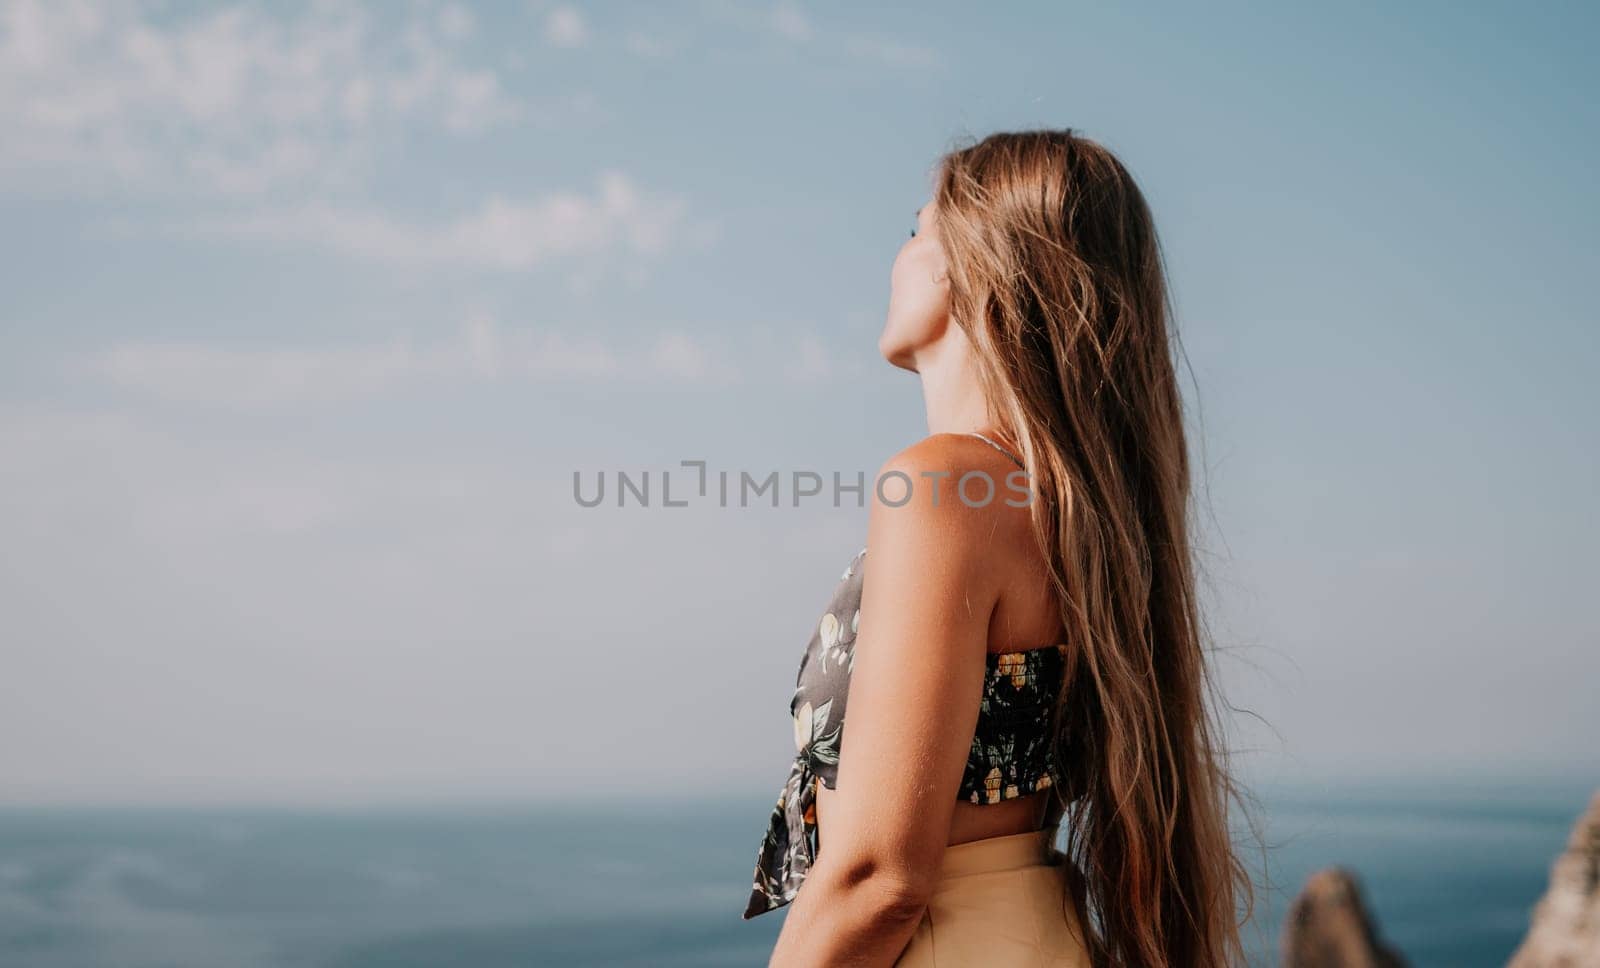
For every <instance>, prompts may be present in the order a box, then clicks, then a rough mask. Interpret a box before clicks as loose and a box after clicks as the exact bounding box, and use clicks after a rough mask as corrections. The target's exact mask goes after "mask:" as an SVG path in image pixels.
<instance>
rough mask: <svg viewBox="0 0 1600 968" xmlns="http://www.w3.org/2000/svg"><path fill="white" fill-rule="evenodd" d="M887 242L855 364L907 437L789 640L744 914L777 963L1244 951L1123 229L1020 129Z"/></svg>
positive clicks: (977, 961)
mask: <svg viewBox="0 0 1600 968" xmlns="http://www.w3.org/2000/svg"><path fill="white" fill-rule="evenodd" d="M916 225H917V227H916V228H915V229H914V230H913V232H912V237H911V238H910V239H909V240H908V241H907V242H906V243H905V244H904V246H903V247H902V248H901V250H900V253H899V255H898V256H897V257H896V259H895V263H894V269H893V273H892V279H891V295H890V301H889V312H888V320H887V323H886V325H885V327H884V330H883V334H882V336H881V338H880V340H879V349H880V350H881V351H882V353H883V355H884V357H885V358H886V359H887V360H888V361H889V362H890V363H892V364H894V365H895V366H898V367H901V368H903V369H907V370H910V371H912V372H915V373H917V374H918V375H919V376H920V378H921V382H922V389H923V395H924V398H925V402H926V408H927V415H928V427H929V430H930V431H931V436H929V437H928V438H927V439H925V440H923V441H921V442H919V443H917V444H915V445H913V446H911V447H909V448H907V449H906V450H904V451H902V452H901V453H899V454H897V455H895V456H894V457H893V458H892V459H890V460H889V461H888V462H887V463H886V464H885V465H884V467H883V470H882V472H880V474H879V478H878V480H879V482H881V486H879V487H877V488H875V489H874V496H873V505H872V509H871V512H870V517H869V523H868V527H867V541H866V545H867V549H866V550H865V551H863V552H861V553H859V554H858V555H857V556H856V557H855V558H854V559H852V561H851V562H850V564H849V567H848V568H847V569H846V571H845V574H844V576H843V578H842V579H841V581H840V584H839V587H838V588H837V589H836V591H835V593H834V597H833V599H832V600H831V601H830V602H829V606H828V609H827V611H826V612H825V614H824V616H823V619H822V621H821V623H820V624H819V626H818V629H817V631H816V632H815V633H814V634H813V635H812V639H811V642H810V644H809V646H808V648H807V650H806V654H805V658H804V660H803V662H802V665H801V670H800V675H799V677H798V680H797V689H796V691H795V696H794V701H793V702H792V704H791V711H792V712H793V713H794V715H795V740H796V745H797V747H798V749H799V753H798V755H797V756H796V759H795V763H794V766H793V768H792V769H791V771H790V777H789V782H788V783H787V784H786V785H785V788H784V791H783V795H782V796H781V797H780V798H779V800H778V804H777V806H776V807H775V808H774V810H773V813H772V817H771V823H770V825H769V829H768V831H767V836H766V838H765V840H764V841H763V843H762V846H761V851H760V852H759V854H758V858H757V868H756V876H755V884H754V888H753V890H752V893H751V901H750V905H749V907H748V908H747V910H746V912H745V917H746V918H749V917H754V916H756V915H758V914H761V913H764V912H765V911H768V910H772V909H774V908H776V907H779V906H783V905H786V904H789V903H790V902H791V901H792V902H793V906H792V907H791V909H790V911H789V913H788V915H787V918H786V923H785V924H784V927H783V930H782V932H781V934H780V937H779V939H778V944H777V947H776V949H775V950H774V952H773V955H772V960H771V964H772V965H773V966H780V968H798V966H802V965H839V964H850V965H907V966H931V965H935V964H937V965H939V966H956V965H973V966H989V968H1008V966H1022V965H1027V966H1043V965H1070V966H1090V965H1094V966H1102V965H1118V966H1127V968H1140V966H1183V968H1188V966H1214V965H1223V964H1229V963H1234V962H1238V961H1242V956H1243V953H1242V950H1241V945H1240V942H1239V929H1238V926H1239V920H1238V918H1237V912H1236V902H1238V901H1240V900H1242V899H1244V897H1246V896H1247V895H1248V894H1249V893H1250V881H1249V878H1248V876H1247V874H1246V872H1245V870H1244V868H1243V866H1242V865H1241V864H1240V863H1239V862H1238V860H1237V859H1236V856H1235V854H1234V851H1233V847H1232V844H1231V843H1230V837H1229V830H1228V823H1227V820H1228V818H1227V804H1228V801H1229V797H1230V794H1233V793H1235V792H1236V791H1235V787H1234V785H1233V782H1232V780H1231V779H1230V778H1229V775H1228V773H1227V771H1226V769H1225V756H1224V754H1223V753H1222V752H1221V751H1220V750H1219V748H1218V746H1217V741H1218V738H1219V732H1220V731H1219V729H1218V727H1217V725H1216V723H1215V722H1214V719H1213V712H1212V707H1211V704H1210V702H1209V693H1210V679H1209V677H1208V673H1207V669H1206V663H1205V661H1204V655H1203V649H1202V642H1201V626H1200V617H1199V614H1198V609H1197V605H1196V600H1195V580H1194V570H1193V564H1192V561H1191V558H1190V544H1189V535H1188V517H1187V503H1188V498H1189V465H1188V457H1187V453H1186V445H1185V440H1184V430H1183V421H1182V406H1181V401H1180V399H1179V392H1178V384H1177V378H1176V373H1175V367H1174V365H1173V354H1172V350H1171V343H1170V340H1171V334H1170V333H1169V329H1168V324H1169V319H1168V317H1169V312H1168V306H1167V290H1166V284H1165V281H1164V279H1163V272H1162V268H1161V260H1160V253H1159V248H1158V244H1157V240H1156V233H1155V229H1154V226H1153V224H1152V221H1151V217H1150V212H1149V210H1148V208H1147V207H1146V204H1145V202H1144V199H1143V197H1142V196H1141V194H1140V192H1139V189H1138V188H1137V187H1136V186H1135V184H1134V182H1133V180H1132V178H1131V177H1130V176H1129V175H1128V172H1127V171H1126V170H1125V169H1124V168H1123V166H1122V165H1121V164H1120V163H1119V162H1118V161H1117V160H1116V158H1114V157H1113V156H1112V155H1111V153H1110V152H1108V151H1107V150H1106V149H1105V148H1103V147H1101V146H1099V145H1097V144H1095V143H1094V142H1092V141H1089V140H1087V139H1084V138H1082V137H1079V136H1077V135H1075V134H1073V133H1072V132H1071V131H1070V130H1067V131H1030V132H1021V133H1005V134H996V135H992V136H990V137H988V138H985V139H984V140H982V141H981V142H978V143H977V144H975V145H972V146H970V147H967V148H964V149H962V150H958V151H954V152H952V153H950V154H948V155H947V156H945V157H944V158H943V159H942V160H941V162H940V164H939V166H938V169H937V175H936V178H935V187H934V191H933V196H932V199H931V200H930V202H929V203H928V204H926V205H924V206H923V207H922V208H921V209H920V210H919V211H918V213H917V223H916ZM1023 470H1025V471H1026V474H1025V475H1023V476H1022V477H1021V478H1020V479H1021V480H1022V481H1023V482H1025V484H1026V487H1025V489H1024V490H1025V494H1024V495H1023V497H1024V498H1025V499H1023V500H1017V499H1015V498H1016V497H1017V494H1016V493H1015V489H1014V488H1013V489H1008V487H1007V485H1014V484H1015V483H1016V481H1017V480H1018V477H1017V475H1018V474H1019V473H1020V472H1021V471H1023ZM982 478H987V479H988V480H989V481H990V483H991V484H993V485H999V486H998V487H986V486H985V485H984V484H983V482H982V480H981V479H982ZM974 482H976V483H974ZM1001 482H1004V483H1001ZM908 483H909V485H910V486H907V484H908ZM986 494H987V495H989V498H990V499H988V500H981V499H982V498H983V497H984V496H985V495H986ZM868 552H870V554H869V553H868ZM869 567H870V569H871V575H872V580H871V581H866V580H865V575H866V573H867V569H868V568H869ZM858 646H859V647H858ZM847 696H848V705H849V709H850V710H851V712H850V716H849V724H850V728H849V737H850V741H849V743H848V744H846V743H843V734H844V728H843V727H844V709H845V704H846V697H847ZM1058 830H1064V833H1065V838H1064V839H1065V841H1066V847H1065V850H1061V849H1058V848H1057V846H1056V842H1057V838H1056V834H1057V832H1058ZM802 886H803V887H804V890H801V887H802Z"/></svg>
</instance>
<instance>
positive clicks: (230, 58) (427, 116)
mask: <svg viewBox="0 0 1600 968" xmlns="http://www.w3.org/2000/svg"><path fill="white" fill-rule="evenodd" d="M157 13H158V11H157V10H156V9H155V8H153V7H151V6H150V5H146V4H137V3H110V4H107V3H92V2H86V0H0V117H3V118H5V119H6V123H7V129H8V130H7V132H6V137H5V138H4V139H0V173H6V172H8V173H9V176H10V177H9V178H7V179H6V180H5V181H15V180H16V179H17V178H18V177H19V176H23V175H26V176H28V177H29V178H30V179H40V178H56V179H64V180H68V181H70V184H71V185H72V186H74V187H75V188H82V187H84V186H85V185H86V184H93V185H96V186H98V187H102V188H115V189H117V190H119V191H126V190H128V189H130V188H136V189H173V190H181V191H183V192H185V193H191V194H192V193H193V192H195V191H201V192H213V193H226V194H250V193H255V192H262V191H266V190H268V189H271V188H274V187H278V186H296V187H300V188H305V187H325V186H328V185H330V184H338V183H340V181H341V179H347V178H349V177H351V175H352V173H353V172H355V171H356V170H358V169H359V167H360V165H361V164H362V163H363V162H364V160H365V154H366V151H367V142H368V140H369V139H368V136H369V135H372V134H374V133H375V132H378V131H381V130H383V129H384V128H385V126H395V125H406V124H416V125H424V126H431V127H437V128H439V129H442V130H446V131H450V132H456V133H467V132H474V131H479V130H481V129H484V128H486V127H489V126H492V125H495V124H499V123H502V122H505V121H508V120H510V119H512V118H514V117H517V116H518V112H519V105H518V104H517V103H516V102H515V100H514V99H513V98H512V97H511V96H510V95H509V94H508V93H507V91H506V90H505V89H504V88H503V87H502V85H501V82H500V80H499V78H498V77H497V76H496V75H495V73H493V72H492V71H489V70H484V69H479V68H474V67H470V66H468V65H467V63H466V62H465V60H464V58H462V57H461V56H459V52H458V49H457V48H458V46H459V44H460V42H461V41H462V40H464V39H465V38H466V37H468V36H469V35H470V34H471V33H472V32H473V30H474V29H475V25H474V22H473V18H472V16H471V14H470V13H469V12H468V11H467V10H466V9H465V8H464V7H461V6H459V5H454V4H452V5H447V6H444V7H442V8H441V7H435V6H433V5H421V6H415V7H413V8H411V9H410V10H409V11H408V12H406V13H405V14H404V15H403V17H402V20H401V22H400V23H399V24H398V25H396V26H388V25H386V29H378V28H376V27H375V26H374V25H373V24H372V23H370V22H369V19H368V17H367V16H366V12H365V10H364V9H363V8H360V7H351V6H345V5H338V4H328V3H318V4H311V5H309V6H307V7H304V8H298V12H297V13H295V14H293V15H289V16H276V15H274V14H273V13H269V12H267V10H266V9H264V8H261V7H257V6H244V5H236V6H227V7H223V8H220V9H203V10H199V11H194V12H187V13H184V14H180V15H179V16H177V17H176V18H171V17H166V16H157ZM5 181H0V187H6V186H5Z"/></svg>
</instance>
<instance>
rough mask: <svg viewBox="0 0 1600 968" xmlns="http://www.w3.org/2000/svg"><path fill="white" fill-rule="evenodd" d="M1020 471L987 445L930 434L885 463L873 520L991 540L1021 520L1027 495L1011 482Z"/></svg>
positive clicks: (874, 500)
mask: <svg viewBox="0 0 1600 968" xmlns="http://www.w3.org/2000/svg"><path fill="white" fill-rule="evenodd" d="M1017 471H1018V468H1017V465H1016V464H1014V463H1012V462H1011V460H1010V459H1009V458H1008V457H1006V456H1005V455H1004V454H1002V453H1000V452H999V451H998V450H996V449H995V448H994V447H993V446H991V445H990V444H988V443H987V442H985V441H984V440H981V439H979V438H977V437H973V436H971V435H969V434H958V433H940V434H931V435H929V436H927V437H924V438H923V439H921V440H919V441H917V442H915V443H913V444H911V445H910V446H908V447H906V448H904V449H902V450H900V451H899V452H898V453H896V454H894V455H893V456H891V457H889V458H888V459H887V460H886V461H884V462H883V464H882V466H881V467H880V468H879V469H878V476H877V485H876V487H874V489H873V491H874V493H873V495H872V514H873V516H874V517H884V518H889V519H894V520H897V521H898V522H899V523H900V526H902V527H933V528H937V529H938V530H940V531H941V532H942V533H944V534H946V535H948V536H952V537H953V536H956V535H960V534H970V535H972V536H974V537H978V536H981V537H984V538H986V539H989V538H992V537H993V535H994V533H995V529H996V528H998V527H1010V526H1013V525H1014V524H1015V523H1016V521H1017V519H1018V517H1019V516H1018V513H1017V512H1018V510H1019V505H1020V502H1021V499H1022V497H1023V496H1024V492H1023V491H1021V490H1020V489H1019V488H1018V487H1017V485H1018V483H1019V482H1018V481H1017V480H1016V479H1015V478H1013V477H1012V476H1011V475H1013V474H1014V473H1016V472H1017ZM891 512H892V513H891ZM1023 513H1024V515H1025V513H1026V512H1025V510H1024V512H1023Z"/></svg>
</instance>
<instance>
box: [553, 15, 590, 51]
mask: <svg viewBox="0 0 1600 968" xmlns="http://www.w3.org/2000/svg"><path fill="white" fill-rule="evenodd" d="M544 39H545V42H546V43H548V44H550V45H551V46H552V47H582V46H583V45H584V44H586V43H588V41H589V27H588V24H586V23H585V22H584V19H583V14H581V13H579V12H578V11H577V10H575V9H573V8H572V7H569V6H565V5H562V6H559V7H556V8H555V9H553V10H551V11H550V13H549V14H547V15H546V16H545V20H544Z"/></svg>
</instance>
